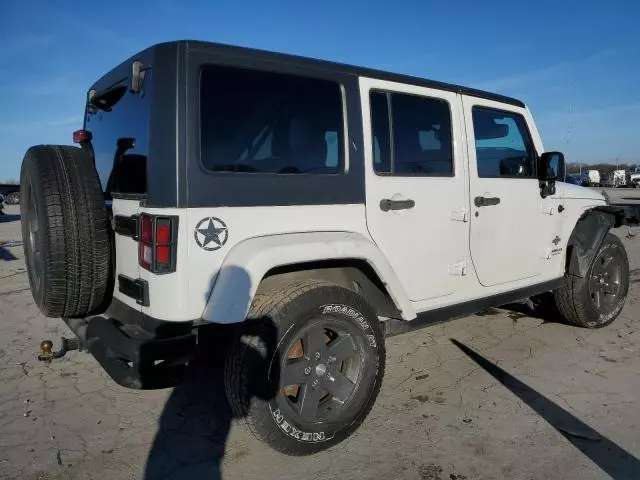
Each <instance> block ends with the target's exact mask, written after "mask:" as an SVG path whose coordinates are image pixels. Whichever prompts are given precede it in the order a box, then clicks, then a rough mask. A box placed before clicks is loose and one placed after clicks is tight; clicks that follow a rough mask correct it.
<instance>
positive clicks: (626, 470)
mask: <svg viewBox="0 0 640 480" xmlns="http://www.w3.org/2000/svg"><path fill="white" fill-rule="evenodd" d="M450 340H451V342H452V343H453V344H454V345H455V346H457V347H458V348H459V349H460V350H462V352H464V353H465V354H466V355H467V356H468V357H469V358H470V359H471V360H473V361H474V362H475V363H476V364H478V365H479V366H480V367H481V368H482V369H484V370H485V371H486V372H487V373H488V374H489V375H491V376H492V377H493V378H495V379H496V380H497V381H498V382H500V383H501V384H502V385H503V386H505V387H506V388H507V389H509V391H511V393H513V394H514V395H515V396H516V397H518V398H519V399H520V400H522V401H523V402H524V403H526V404H527V405H528V406H529V407H530V408H531V409H532V410H534V411H535V412H536V413H537V414H538V415H540V416H541V417H542V418H543V419H544V420H545V421H546V422H547V423H548V424H549V425H551V426H552V427H553V428H554V429H556V431H557V432H558V433H560V434H561V435H562V436H563V437H564V438H566V439H567V440H568V441H569V442H571V444H572V445H573V446H574V447H576V448H577V449H578V450H580V451H581V452H582V453H584V454H585V455H586V456H587V457H588V458H589V459H591V461H592V462H594V463H595V464H596V465H598V466H599V467H600V468H601V469H602V470H603V471H604V472H606V473H607V474H608V475H610V476H611V477H612V478H613V479H614V480H623V479H625V480H626V479H637V478H638V472H640V460H639V459H637V458H636V457H634V456H633V455H632V454H631V453H629V452H627V451H626V450H625V449H624V448H622V447H620V446H619V445H617V444H616V443H614V442H613V441H611V440H610V439H608V438H607V437H605V436H604V435H602V434H601V433H599V432H597V431H596V430H594V429H593V428H591V427H590V426H589V425H587V424H586V423H584V422H582V421H581V420H579V419H578V418H576V417H575V416H574V415H572V414H571V413H569V412H568V411H566V410H565V409H563V408H562V407H561V406H559V405H558V404H557V403H555V402H553V401H551V400H549V399H548V398H547V397H545V396H544V395H542V394H541V393H540V392H538V391H536V390H534V389H533V388H531V387H529V386H528V385H527V384H525V383H523V382H521V381H520V380H518V379H517V378H515V377H514V376H513V375H511V374H509V373H507V372H506V371H504V370H503V369H501V368H500V367H498V366H497V365H496V364H495V363H493V362H491V361H489V360H487V359H486V358H484V357H483V356H482V355H480V354H479V353H476V352H475V351H473V350H472V349H470V348H469V347H467V346H466V345H464V344H463V343H460V342H459V341H457V340H455V339H450Z"/></svg>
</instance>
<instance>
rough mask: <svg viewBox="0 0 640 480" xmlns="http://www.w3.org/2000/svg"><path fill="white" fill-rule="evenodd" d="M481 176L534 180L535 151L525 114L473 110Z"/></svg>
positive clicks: (477, 159) (486, 109)
mask: <svg viewBox="0 0 640 480" xmlns="http://www.w3.org/2000/svg"><path fill="white" fill-rule="evenodd" d="M473 132H474V135H475V141H476V162H477V165H478V176H479V177H487V178H491V177H506V178H534V177H535V176H536V171H535V170H536V168H535V165H536V151H535V148H534V146H533V142H532V140H531V135H530V134H529V129H528V128H527V122H526V121H525V119H524V117H523V116H522V115H519V114H517V113H513V112H505V111H501V110H494V109H490V108H485V107H473Z"/></svg>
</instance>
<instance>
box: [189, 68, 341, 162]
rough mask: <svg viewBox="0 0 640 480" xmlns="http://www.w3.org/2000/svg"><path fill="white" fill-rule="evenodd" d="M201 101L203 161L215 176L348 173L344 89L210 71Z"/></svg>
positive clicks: (313, 81) (302, 80)
mask: <svg viewBox="0 0 640 480" xmlns="http://www.w3.org/2000/svg"><path fill="white" fill-rule="evenodd" d="M200 102H201V105H200V118H201V130H202V132H201V156H202V162H203V164H204V165H205V167H207V168H208V169H210V170H214V171H226V172H256V173H281V174H285V173H288V174H296V173H316V174H322V173H324V174H326V173H338V172H342V171H343V170H344V148H343V145H344V138H343V118H342V92H341V89H340V86H339V85H338V84H336V83H333V82H329V81H325V80H316V79H310V78H303V77H296V76H292V75H282V74H276V73H271V72H260V71H253V70H242V69H235V68H225V67H206V68H204V69H203V70H202V76H201V86H200Z"/></svg>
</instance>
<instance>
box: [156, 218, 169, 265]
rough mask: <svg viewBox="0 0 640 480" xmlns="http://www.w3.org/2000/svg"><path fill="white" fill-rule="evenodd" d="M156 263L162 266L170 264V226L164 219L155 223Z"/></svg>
mask: <svg viewBox="0 0 640 480" xmlns="http://www.w3.org/2000/svg"><path fill="white" fill-rule="evenodd" d="M156 261H157V262H158V264H159V265H162V266H168V265H170V263H171V224H170V223H169V222H168V221H167V220H164V219H158V221H157V223H156Z"/></svg>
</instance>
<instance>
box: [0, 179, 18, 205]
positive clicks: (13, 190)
mask: <svg viewBox="0 0 640 480" xmlns="http://www.w3.org/2000/svg"><path fill="white" fill-rule="evenodd" d="M0 195H4V201H5V203H6V204H7V205H18V203H20V184H18V183H0Z"/></svg>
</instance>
